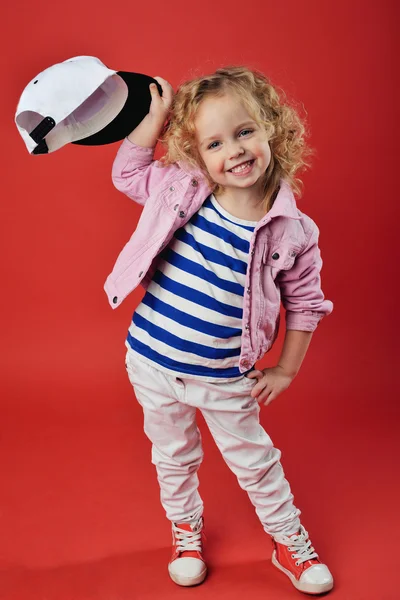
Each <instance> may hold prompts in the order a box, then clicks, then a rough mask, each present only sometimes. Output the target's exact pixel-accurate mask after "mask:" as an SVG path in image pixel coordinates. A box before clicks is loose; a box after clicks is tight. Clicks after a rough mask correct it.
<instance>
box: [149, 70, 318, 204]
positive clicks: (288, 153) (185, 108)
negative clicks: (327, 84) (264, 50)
mask: <svg viewBox="0 0 400 600" xmlns="http://www.w3.org/2000/svg"><path fill="white" fill-rule="evenodd" d="M227 93H234V94H236V95H237V97H238V98H239V99H240V100H241V101H242V102H243V105H244V106H245V108H246V110H247V111H248V113H249V114H250V115H251V116H252V118H253V119H254V120H255V121H256V122H257V123H258V124H259V125H260V126H263V127H264V128H265V130H266V132H267V133H268V135H269V136H270V137H269V144H270V148H271V162H270V164H269V166H268V169H267V170H266V172H265V174H264V176H263V182H262V183H263V190H264V199H263V202H264V207H265V209H266V210H267V211H268V210H270V208H271V207H272V204H273V202H274V199H275V197H276V194H277V192H278V190H279V182H280V179H281V178H284V179H285V180H286V181H287V182H288V183H289V184H290V185H291V187H292V189H293V192H294V193H295V194H297V195H298V196H300V195H301V191H302V187H303V182H302V181H301V179H299V178H298V177H296V174H297V173H298V171H300V170H304V169H305V168H307V167H309V166H310V163H309V162H308V158H309V156H311V155H312V154H313V150H312V149H311V148H310V147H309V146H308V144H307V143H306V141H305V138H306V133H307V132H306V123H305V120H304V119H301V118H300V116H299V114H298V112H297V111H296V109H295V108H294V107H293V106H290V105H289V103H288V102H287V100H286V94H285V93H284V92H283V91H282V90H279V93H278V88H277V87H276V86H275V87H274V86H273V85H272V83H271V81H270V80H269V78H268V77H267V76H266V75H264V74H263V73H261V72H259V71H257V70H254V69H253V70H252V69H249V68H248V67H246V66H241V65H234V66H226V67H222V68H219V69H217V70H216V71H215V72H214V73H212V74H210V75H205V76H200V77H196V78H194V79H192V80H190V81H186V82H184V83H183V84H181V85H180V86H179V88H178V90H177V92H176V94H175V95H174V97H173V100H172V104H171V108H170V112H169V115H168V119H167V122H166V123H165V125H164V128H163V130H162V132H161V135H160V138H159V141H160V142H161V143H162V144H163V145H164V146H165V147H166V152H165V155H164V156H163V157H161V158H160V162H161V164H162V165H163V166H167V165H170V164H172V163H176V162H177V161H182V162H184V163H187V164H188V165H189V166H190V165H191V166H193V167H194V168H196V169H199V168H200V170H201V171H202V173H203V174H204V176H205V178H206V179H207V181H208V183H209V184H210V187H211V188H213V191H214V193H215V194H218V193H219V192H222V191H223V188H222V186H220V185H219V184H216V183H215V182H214V181H212V179H211V178H210V176H209V174H208V172H207V169H206V166H205V164H204V162H203V160H202V158H201V156H200V153H199V150H198V147H197V141H196V130H195V126H194V121H195V117H196V113H197V110H198V108H199V106H200V104H201V102H202V101H203V100H204V99H205V98H210V97H221V96H223V95H225V94H227Z"/></svg>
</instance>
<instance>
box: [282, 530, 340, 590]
mask: <svg viewBox="0 0 400 600" xmlns="http://www.w3.org/2000/svg"><path fill="white" fill-rule="evenodd" d="M272 545H273V547H274V550H273V552H272V563H273V564H274V565H275V567H277V568H278V569H280V570H281V571H282V572H283V573H285V575H287V576H288V577H289V579H290V581H291V582H292V583H293V585H294V587H295V588H296V589H298V590H299V591H300V592H306V593H308V594H322V593H324V592H329V590H331V589H332V588H333V577H332V575H331V572H330V571H329V569H328V567H327V566H326V565H324V564H322V563H321V561H320V560H319V558H318V554H317V553H316V552H315V550H314V548H313V546H312V545H311V541H310V540H309V539H308V533H307V531H306V530H305V529H304V527H303V526H302V525H300V531H298V532H297V533H294V534H292V535H289V536H286V535H284V534H276V535H274V537H273V538H272Z"/></svg>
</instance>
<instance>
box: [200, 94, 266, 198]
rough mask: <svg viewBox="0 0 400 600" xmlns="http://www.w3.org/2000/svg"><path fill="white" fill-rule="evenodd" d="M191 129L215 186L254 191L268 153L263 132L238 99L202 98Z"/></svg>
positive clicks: (264, 168)
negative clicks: (193, 130)
mask: <svg viewBox="0 0 400 600" xmlns="http://www.w3.org/2000/svg"><path fill="white" fill-rule="evenodd" d="M195 129H196V141H197V145H198V150H199V152H200V155H201V157H202V159H203V161H204V163H205V165H206V168H207V171H208V173H209V175H210V177H211V179H212V180H213V181H214V182H215V183H218V184H220V185H222V186H224V187H225V188H243V189H246V190H248V189H249V188H252V187H254V189H255V190H256V189H258V186H257V182H258V180H259V179H260V177H261V176H262V175H263V174H264V173H265V171H266V170H267V168H268V165H269V163H270V160H271V149H270V146H269V143H268V136H267V133H266V131H265V129H264V128H262V127H261V126H260V125H258V124H257V123H256V122H255V121H254V119H253V118H252V117H251V116H250V115H249V113H248V112H247V110H246V109H245V108H244V106H243V105H242V104H241V102H240V101H239V99H238V98H236V97H235V96H234V95H225V96H222V97H219V98H217V97H215V98H205V99H204V100H203V101H202V103H201V104H200V106H199V108H198V111H197V115H196V118H195ZM248 162H250V164H248ZM239 165H242V166H241V167H240V168H239V169H235V170H234V171H232V169H233V168H235V167H237V166H239Z"/></svg>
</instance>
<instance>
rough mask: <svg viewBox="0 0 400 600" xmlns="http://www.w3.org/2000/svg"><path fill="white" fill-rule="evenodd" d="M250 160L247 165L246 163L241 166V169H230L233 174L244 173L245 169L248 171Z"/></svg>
mask: <svg viewBox="0 0 400 600" xmlns="http://www.w3.org/2000/svg"><path fill="white" fill-rule="evenodd" d="M250 162H251V161H250V160H249V161H247V162H246V163H244V164H243V165H239V167H235V168H234V169H229V170H230V171H231V172H232V173H240V172H241V171H244V170H245V169H247V167H248V166H249V165H250Z"/></svg>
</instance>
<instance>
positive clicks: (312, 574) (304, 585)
mask: <svg viewBox="0 0 400 600" xmlns="http://www.w3.org/2000/svg"><path fill="white" fill-rule="evenodd" d="M299 584H300V587H301V589H302V590H304V591H308V590H310V591H311V593H312V592H314V593H322V592H327V591H329V590H330V589H332V587H333V577H332V574H331V572H330V571H329V569H328V567H327V566H326V565H322V564H321V565H314V566H312V567H310V568H309V569H307V570H306V571H304V573H303V574H302V576H301V577H300V579H299Z"/></svg>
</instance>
